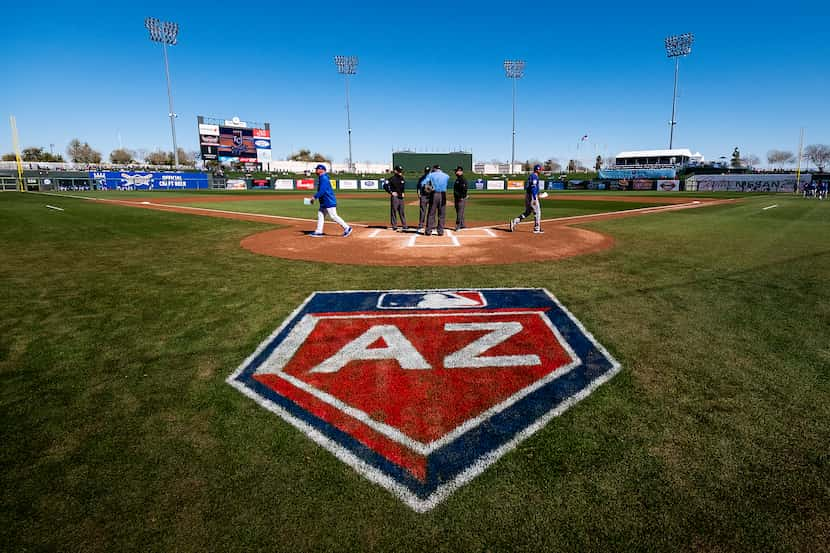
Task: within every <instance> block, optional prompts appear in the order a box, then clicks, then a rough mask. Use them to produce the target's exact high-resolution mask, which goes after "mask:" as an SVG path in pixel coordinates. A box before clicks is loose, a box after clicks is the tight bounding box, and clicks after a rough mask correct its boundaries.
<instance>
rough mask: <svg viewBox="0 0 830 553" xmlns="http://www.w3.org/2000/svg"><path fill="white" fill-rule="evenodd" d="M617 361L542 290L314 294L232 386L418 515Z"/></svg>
mask: <svg viewBox="0 0 830 553" xmlns="http://www.w3.org/2000/svg"><path fill="white" fill-rule="evenodd" d="M619 368H620V367H619V364H618V363H617V362H616V361H615V360H614V359H613V358H612V357H611V356H610V355H609V354H608V352H607V351H606V350H605V349H604V348H603V347H602V346H601V345H600V344H598V343H597V342H596V340H595V339H594V338H593V336H591V335H590V334H589V333H588V332H587V331H586V330H585V329H584V328H583V327H582V325H581V324H580V323H579V321H577V320H576V319H575V318H574V317H573V315H571V314H570V313H569V312H568V311H567V309H565V307H564V306H562V305H561V304H560V303H559V302H558V301H557V300H556V298H554V297H553V295H551V294H550V293H549V292H548V291H547V290H543V289H481V290H412V291H400V290H395V291H386V292H383V291H372V292H367V291H361V292H317V293H314V294H312V295H311V296H310V297H309V298H307V299H306V301H305V302H304V303H303V304H302V305H301V306H300V307H299V308H297V310H296V311H295V312H294V313H293V314H292V315H291V316H290V317H289V318H288V319H287V320H286V321H285V322H284V323H283V324H282V325H281V326H280V327H279V328H278V329H277V330H276V331H275V332H274V333H273V334H272V335H271V336H270V337H269V338H268V339H267V340H265V342H263V343H262V344H261V345H260V346H259V348H258V349H257V351H256V352H254V354H252V355H251V356H250V357H249V358H248V359H247V360H246V361H245V362H244V363H243V364H242V366H241V367H240V368H239V369H238V370H237V371H236V372H235V373H234V374H233V375H231V376H230V377H229V378H228V382H229V383H230V384H231V385H233V386H234V387H236V388H238V389H239V390H241V391H242V392H243V393H245V394H246V395H248V396H250V397H252V398H253V399H255V400H256V401H257V402H258V403H259V404H260V405H262V406H264V407H265V408H267V409H269V410H271V411H273V412H274V413H276V414H278V415H279V416H280V417H281V418H283V419H284V420H285V421H287V422H289V423H290V424H292V425H293V426H295V427H296V428H298V429H299V430H301V431H303V432H304V433H305V434H306V435H307V436H308V437H309V438H311V439H312V440H314V441H315V442H317V443H319V444H320V445H322V446H323V447H325V448H326V449H328V450H329V451H331V452H332V453H334V454H335V455H336V456H337V458H339V459H340V460H342V461H344V462H346V463H348V464H349V465H351V466H352V467H353V468H354V469H355V470H357V471H358V472H359V473H361V474H362V475H364V476H365V477H367V478H368V479H369V480H371V481H372V482H375V483H377V484H380V485H382V486H384V487H385V488H387V489H388V490H389V491H391V492H392V493H393V494H395V495H396V496H398V497H399V498H400V499H401V500H402V501H404V502H405V503H406V504H407V505H409V506H410V507H411V508H413V509H414V510H416V511H418V512H424V511H428V510H429V509H431V508H433V507H434V506H435V505H437V504H438V503H439V502H440V501H442V500H443V499H445V498H446V497H448V496H449V495H450V494H451V493H452V492H453V491H455V490H456V489H458V488H459V487H461V486H463V485H464V484H466V483H467V482H469V481H470V480H471V479H472V478H474V477H475V476H477V475H478V474H481V473H482V472H483V471H484V470H486V468H487V467H488V466H490V465H491V464H493V463H494V462H495V461H496V460H498V459H499V458H500V457H501V456H502V455H504V454H506V453H507V452H509V451H510V450H512V449H513V448H515V447H516V445H518V444H519V443H520V442H521V441H522V440H524V439H525V438H527V437H528V436H530V435H531V434H533V433H534V432H535V431H537V430H538V429H540V428H542V427H543V426H544V425H545V424H547V422H549V421H550V420H551V419H552V418H553V417H555V416H557V415H559V414H561V413H562V412H564V411H565V410H566V409H568V408H569V407H571V406H572V405H573V404H575V403H576V402H577V401H579V400H580V399H582V398H584V397H586V396H587V395H588V394H590V393H591V392H592V391H593V390H594V389H595V388H596V387H598V386H599V385H601V384H602V383H603V382H605V381H607V380H608V379H610V378H611V377H612V376H613V375H614V374H616V373H617V372H618V371H619Z"/></svg>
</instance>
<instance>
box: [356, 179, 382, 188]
mask: <svg viewBox="0 0 830 553" xmlns="http://www.w3.org/2000/svg"><path fill="white" fill-rule="evenodd" d="M360 189H361V190H377V189H378V181H376V180H362V181H360Z"/></svg>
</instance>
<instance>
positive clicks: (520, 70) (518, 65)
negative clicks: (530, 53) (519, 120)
mask: <svg viewBox="0 0 830 553" xmlns="http://www.w3.org/2000/svg"><path fill="white" fill-rule="evenodd" d="M525 65H526V64H525V61H524V60H504V75H505V76H506V77H507V78H508V79H511V80H512V81H513V141H512V149H511V154H510V172H511V173H512V172H513V166H514V165H516V81H518V80H519V79H521V78H522V77H524V76H525Z"/></svg>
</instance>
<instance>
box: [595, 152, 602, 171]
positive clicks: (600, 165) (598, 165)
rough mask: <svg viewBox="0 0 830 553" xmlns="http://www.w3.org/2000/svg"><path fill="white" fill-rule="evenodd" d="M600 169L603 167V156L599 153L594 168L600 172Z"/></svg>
mask: <svg viewBox="0 0 830 553" xmlns="http://www.w3.org/2000/svg"><path fill="white" fill-rule="evenodd" d="M600 169H602V156H600V155H598V156H597V161H596V163H594V170H595V171H597V172H599V170H600Z"/></svg>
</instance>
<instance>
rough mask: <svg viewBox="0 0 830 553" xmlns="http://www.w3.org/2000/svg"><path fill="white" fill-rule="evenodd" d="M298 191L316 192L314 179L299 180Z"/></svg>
mask: <svg viewBox="0 0 830 553" xmlns="http://www.w3.org/2000/svg"><path fill="white" fill-rule="evenodd" d="M297 190H314V179H297Z"/></svg>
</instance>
